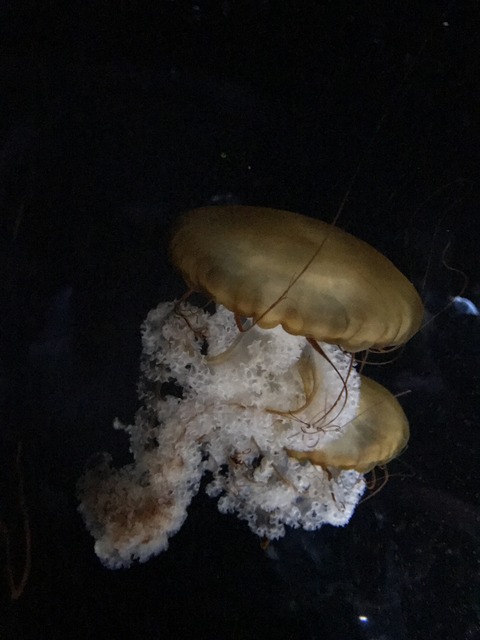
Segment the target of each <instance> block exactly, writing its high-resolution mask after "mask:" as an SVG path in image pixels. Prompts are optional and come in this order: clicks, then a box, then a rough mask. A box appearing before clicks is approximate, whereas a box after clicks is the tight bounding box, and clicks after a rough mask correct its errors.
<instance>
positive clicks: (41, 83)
mask: <svg viewBox="0 0 480 640" xmlns="http://www.w3.org/2000/svg"><path fill="white" fill-rule="evenodd" d="M479 25H480V9H479V6H478V3H477V2H473V1H472V2H470V1H468V0H466V1H465V2H461V3H460V2H453V1H452V2H446V1H445V2H433V1H432V2H428V1H425V2H408V1H404V2H401V1H396V0H392V1H391V2H380V1H378V2H375V1H372V2H368V3H367V2H363V3H360V2H347V1H343V0H337V1H335V2H327V1H324V2H306V1H300V2H282V3H280V2H278V3H277V2H268V1H260V0H259V1H257V2H253V1H252V2H249V1H244V2H240V1H239V2H234V1H226V0H225V1H224V2H213V1H212V2H200V1H199V2H197V3H196V4H192V3H190V2H180V1H175V0H171V1H168V2H165V1H163V2H162V1H161V0H159V1H157V2H152V3H144V4H142V3H133V2H129V1H128V0H123V1H121V0H117V2H115V3H114V2H95V3H93V2H81V3H80V2H79V3H60V2H54V1H50V2H47V1H45V2H43V3H37V2H20V1H19V2H10V3H3V4H2V7H1V9H0V31H1V33H0V35H1V58H0V118H1V121H0V135H1V150H0V216H1V218H0V222H1V238H0V242H1V245H0V248H1V251H0V338H1V351H0V394H1V396H0V399H1V415H0V419H1V423H0V463H1V466H0V520H2V521H3V522H4V523H6V524H7V526H8V527H9V529H10V530H11V539H12V545H11V546H12V552H13V554H14V560H15V565H16V566H17V567H18V566H20V565H21V560H22V554H23V536H22V528H21V519H20V518H19V509H18V484H19V478H18V474H17V473H16V467H15V457H16V453H17V450H18V444H19V443H21V462H20V468H21V473H22V476H23V483H24V489H25V499H26V504H27V509H28V514H29V523H30V530H31V535H32V567H31V572H30V575H29V579H28V582H27V585H26V588H25V590H24V593H23V594H22V596H21V598H20V599H19V600H18V601H16V602H10V600H9V594H8V588H7V582H6V580H3V581H2V582H1V583H0V614H1V615H0V638H1V639H2V640H4V639H5V640H17V639H18V640H21V639H23V638H25V639H28V640H30V639H35V640H36V639H38V640H43V639H56V638H62V639H63V638H96V639H97V638H112V639H114V638H119V637H122V638H143V639H145V640H150V639H154V638H155V639H156V638H159V639H160V638H162V639H164V638H187V637H188V638H209V639H211V638H235V639H243V638H245V639H246V638H265V639H270V638H272V639H275V640H283V639H287V638H288V639H296V638H305V639H307V638H308V639H310V638H311V639H316V638H322V639H332V640H335V639H337V638H338V639H343V638H349V639H357V638H358V639H370V640H374V639H375V640H404V639H417V638H418V639H429V638H442V639H446V640H450V639H452V640H457V639H466V640H474V639H477V638H480V584H479V583H480V574H479V542H480V508H479V491H480V485H479V479H480V473H479V471H478V457H479V456H478V451H479V428H480V425H479V407H480V402H479V400H480V391H479V373H478V365H479V355H480V347H479V343H480V337H479V317H476V316H472V315H465V314H462V313H460V312H459V311H458V310H457V311H456V310H455V309H454V308H453V307H450V308H447V309H445V307H446V305H447V304H448V302H449V300H450V297H451V296H455V295H458V294H462V295H465V296H467V297H469V298H470V299H472V300H473V301H474V302H475V303H476V304H477V305H479V304H480V269H479V260H478V247H479V244H480V242H479V241H480V231H479V228H480V223H479V222H478V219H479V199H480V198H479V196H480V187H479V170H480V76H479V72H480V65H479V54H478V51H480V42H479V40H480V38H479ZM354 175H355V176H356V177H355V180H354V181H353V183H352V178H353V176H354ZM347 194H348V199H347V201H346V203H345V206H344V208H343V210H342V211H341V215H340V217H339V220H338V225H339V226H341V227H343V228H345V229H347V230H349V231H350V232H352V233H354V234H355V235H357V236H359V237H361V238H363V239H365V240H367V241H368V242H370V243H371V244H373V245H374V246H375V247H377V248H378V249H379V250H381V251H382V252H383V253H385V254H386V255H387V256H388V257H389V258H390V259H392V260H393V261H394V262H395V263H396V264H397V265H398V266H399V267H400V268H401V269H402V270H403V271H404V273H406V275H407V276H408V277H409V278H411V279H412V280H413V281H414V282H415V284H416V285H417V286H418V288H419V289H420V290H421V292H422V297H423V299H424V301H425V303H426V306H427V318H428V319H429V322H428V324H427V325H426V327H425V328H424V329H423V330H422V331H421V332H420V333H419V334H418V335H417V336H416V337H415V338H414V339H413V340H412V341H411V343H410V344H409V345H408V346H407V347H406V348H405V350H404V351H403V352H402V353H401V354H400V356H399V357H397V358H396V359H395V361H394V362H393V363H391V364H389V365H388V366H382V367H369V369H368V374H369V375H371V376H373V377H376V378H377V379H379V380H381V381H382V382H383V383H384V384H385V385H386V386H388V387H389V388H390V389H391V390H392V391H394V392H395V393H401V392H403V391H406V390H411V393H410V394H408V395H404V396H402V398H401V401H402V404H403V406H404V408H405V411H406V412H407V414H408V416H409V418H410V422H411V432H412V435H411V441H410V445H409V448H408V449H407V451H406V452H405V453H404V454H403V455H402V456H401V458H400V459H399V460H398V461H395V462H393V463H391V464H390V465H389V473H390V480H389V482H388V484H387V485H386V487H385V488H384V489H383V490H382V491H381V492H379V493H378V494H377V495H375V496H374V497H372V498H371V499H369V500H368V501H366V502H364V503H363V504H361V505H360V506H359V508H358V509H357V511H356V513H355V515H354V516H353V518H352V521H351V523H350V524H349V525H348V526H347V527H346V528H344V529H334V528H331V527H324V528H323V529H321V530H320V531H318V532H315V533H307V532H303V531H289V532H288V533H287V535H286V537H285V538H284V539H282V540H280V541H278V542H274V543H272V544H271V545H270V547H269V548H268V549H267V550H266V551H263V550H262V549H261V548H260V545H259V540H258V539H257V538H255V537H254V536H253V535H251V534H250V533H249V531H248V530H247V527H246V525H245V524H244V523H241V522H239V521H238V520H236V519H235V518H234V517H231V516H221V515H220V514H219V513H218V512H217V510H216V505H215V503H214V502H213V501H211V500H209V499H207V498H206V497H205V496H203V495H201V494H200V495H199V496H198V497H197V498H196V499H195V500H194V502H193V503H192V505H191V507H190V510H189V517H188V520H187V522H186V524H185V525H184V527H183V528H182V530H181V531H180V532H179V533H178V534H177V535H176V536H175V537H174V538H173V539H172V540H171V545H170V549H169V550H168V551H167V552H166V553H164V554H163V555H161V556H160V557H158V558H156V559H154V560H151V561H150V562H148V563H147V564H145V565H136V566H133V567H132V568H130V569H128V570H123V571H113V572H112V571H109V570H107V569H105V568H103V567H102V566H101V565H100V563H99V562H98V560H97V558H96V556H95V555H94V553H93V540H92V539H91V538H90V536H89V535H88V533H87V532H86V531H85V528H84V525H83V522H82V521H81V518H80V517H79V515H78V514H77V512H76V508H77V499H76V489H75V484H76V481H77V479H78V478H79V476H80V475H81V474H82V471H83V469H84V467H85V464H86V461H87V460H88V458H89V457H90V456H91V455H92V454H94V453H95V452H97V451H103V450H107V451H110V452H112V453H113V455H114V459H115V462H116V463H117V464H119V465H120V464H124V463H125V462H127V461H128V459H129V458H128V442H127V439H126V436H125V435H124V434H123V433H119V432H116V431H114V430H113V429H112V420H113V418H114V417H115V416H119V417H120V418H121V419H122V420H124V421H129V420H131V419H132V417H133V413H134V411H135V409H136V406H137V401H136V392H135V385H136V379H137V372H138V357H139V353H140V336H139V326H140V323H141V321H142V319H143V318H144V317H145V315H146V313H147V311H148V310H149V309H150V308H152V307H153V306H155V305H156V304H157V303H158V302H159V301H161V300H169V299H173V298H174V297H176V296H179V295H181V294H182V293H183V292H184V285H183V283H182V282H181V279H180V278H179V277H178V275H176V273H175V272H174V271H173V269H172V267H171V265H170V264H169V261H168V253H167V246H168V237H169V230H170V227H171V224H172V223H173V222H174V221H175V219H176V218H177V217H178V216H179V214H180V213H181V212H182V211H183V210H185V209H188V208H192V207H195V206H200V205H203V204H206V203H208V202H210V203H211V202H236V203H241V204H252V205H263V206H270V207H277V208H285V209H291V210H293V211H298V212H301V213H304V214H307V215H311V216H317V217H320V218H323V219H325V220H327V221H328V220H332V219H333V218H334V216H335V214H336V213H337V211H338V209H339V206H340V203H341V202H342V200H343V198H344V197H345V196H346V195H347ZM445 250H446V252H445ZM444 252H445V256H444V259H443V260H442V254H443V253H444ZM449 267H454V268H455V269H460V270H461V271H463V272H464V273H465V275H466V279H467V280H466V284H465V279H464V278H463V276H462V275H461V274H459V273H458V272H457V271H453V270H452V269H451V268H449ZM442 310H443V311H442ZM438 312H441V313H440V315H438V316H437V315H436V314H437V313H438ZM0 551H1V554H2V555H1V556H0V557H1V563H2V564H5V544H4V543H2V545H1V546H0ZM359 616H366V617H367V618H368V621H364V622H362V621H361V620H360V618H359Z"/></svg>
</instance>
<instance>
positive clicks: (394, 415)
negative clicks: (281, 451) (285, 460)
mask: <svg viewBox="0 0 480 640" xmlns="http://www.w3.org/2000/svg"><path fill="white" fill-rule="evenodd" d="M361 378H362V385H361V390H362V391H361V394H360V406H359V409H358V413H357V416H356V417H355V418H354V420H352V422H351V423H350V424H349V425H348V428H347V429H345V431H344V432H343V433H342V435H341V436H340V437H339V438H337V439H336V440H331V441H328V442H326V443H324V444H322V445H320V446H318V447H315V448H313V449H311V450H308V451H293V450H288V451H287V453H288V455H289V456H291V457H293V458H297V459H298V460H308V461H309V462H311V463H313V464H316V465H320V466H322V467H334V468H336V469H355V471H359V472H360V473H367V472H368V471H370V470H371V469H373V467H376V466H377V465H382V464H386V463H387V462H389V461H390V460H392V459H393V458H395V457H396V456H398V455H399V454H400V453H401V452H402V450H403V449H404V448H405V446H406V444H407V442H408V437H409V427H408V420H407V417H406V416H405V413H404V412H403V409H402V407H401V406H400V403H399V402H398V400H397V399H396V398H395V396H394V395H392V394H391V393H390V392H389V391H387V389H385V387H382V385H381V384H378V382H375V381H374V380H371V379H370V378H367V377H365V376H361Z"/></svg>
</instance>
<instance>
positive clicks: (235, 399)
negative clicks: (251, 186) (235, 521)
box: [79, 206, 423, 568]
mask: <svg viewBox="0 0 480 640" xmlns="http://www.w3.org/2000/svg"><path fill="white" fill-rule="evenodd" d="M171 257H172V261H173V264H174V265H175V266H176V267H177V268H178V269H179V271H180V272H181V273H182V275H183V277H184V279H185V282H186V283H187V286H188V287H189V290H192V291H197V292H200V293H203V294H204V295H205V297H206V298H207V299H209V300H213V301H214V303H215V309H214V311H210V310H207V309H206V308H199V307H197V306H195V305H194V304H192V303H191V302H190V301H189V299H187V298H186V297H184V298H183V299H182V300H180V301H174V302H163V303H160V304H159V305H158V307H157V308H156V309H153V310H152V311H150V313H149V314H148V316H147V318H146V320H145V322H144V323H143V325H142V358H141V377H140V383H139V386H138V391H139V398H140V401H141V406H140V408H139V410H138V411H137V413H136V415H135V419H134V422H133V424H131V425H124V424H121V423H120V422H119V421H118V420H117V421H116V422H115V426H116V427H117V428H121V429H124V430H126V431H127V433H128V434H129V436H130V442H131V447H130V448H131V452H132V454H133V462H132V463H131V464H129V465H127V466H125V467H123V468H121V469H116V468H115V467H113V466H112V461H111V458H110V457H109V456H108V455H107V454H104V456H103V457H102V458H101V459H100V461H98V460H97V461H96V463H95V464H92V465H90V466H89V468H87V471H86V472H85V475H84V476H83V478H82V479H81V481H80V482H79V493H80V500H81V503H80V507H79V509H80V512H81V513H82V515H83V517H84V519H85V521H86V524H87V527H88V529H89V530H90V532H91V533H92V535H93V537H94V538H95V551H96V553H97V555H98V556H99V558H100V560H101V561H102V562H103V563H104V564H105V565H106V566H108V567H111V568H117V567H123V566H128V565H129V564H130V563H131V562H132V561H133V560H140V561H145V560H148V558H150V557H151V556H152V555H156V554H158V553H160V552H162V551H164V550H166V549H167V547H168V545H169V540H170V538H171V537H172V536H173V535H174V534H175V533H176V532H177V531H178V530H179V529H180V527H181V526H182V525H183V523H184V521H185V519H186V517H187V509H188V506H189V504H190V502H191V500H192V499H193V497H194V495H195V494H196V493H197V492H198V490H199V488H200V483H201V480H202V477H203V476H204V474H205V473H206V472H209V478H210V479H209V482H208V484H207V485H206V489H205V490H206V492H207V494H208V495H209V496H211V497H212V498H217V504H218V508H219V510H220V511H221V512H222V513H234V514H236V515H237V516H238V517H239V518H240V519H241V520H244V521H245V522H246V523H247V525H248V527H249V528H250V530H251V531H252V532H253V533H255V534H256V535H258V536H260V537H261V538H262V539H263V540H267V541H268V540H274V539H277V538H279V537H281V536H283V535H284V534H285V531H286V527H293V528H295V527H302V528H304V529H306V530H314V529H318V528H319V527H321V526H323V525H324V524H331V525H335V526H343V525H345V524H347V523H348V521H349V520H350V518H351V516H352V514H353V512H354V510H355V507H356V505H357V504H358V502H359V501H360V500H361V498H362V495H363V493H364V491H365V486H366V484H365V478H364V474H365V473H366V472H367V471H369V470H370V469H372V468H373V467H374V466H375V465H381V464H385V463H386V462H388V461H389V460H391V459H392V458H393V457H395V456H397V455H398V454H399V452H400V451H401V450H402V449H403V448H404V447H405V445H406V443H407V441H408V435H409V434H408V421H407V418H406V416H405V414H404V412H403V410H402V408H401V406H400V404H399V403H398V401H397V399H396V398H395V397H394V396H393V395H392V394H390V393H389V392H388V391H387V390H386V389H385V388H383V387H382V386H381V385H379V384H378V383H376V382H374V381H372V380H369V379H368V378H366V377H365V376H363V375H362V374H361V373H360V372H359V371H358V369H357V366H356V360H355V353H356V352H358V351H363V350H368V349H378V350H384V349H387V348H390V347H396V346H399V345H401V344H403V343H404V342H406V341H407V340H408V339H409V338H410V337H411V336H412V335H413V334H414V333H415V332H416V331H417V330H418V328H419V326H420V323H421V319H422V313H423V311H422V304H421V301H420V299H419V297H418V294H417V293H416V291H415V289H414V288H413V286H412V285H411V284H410V283H409V282H408V280H407V279H406V278H405V277H404V276H403V275H402V274H401V273H400V272H399V271H398V270H397V269H396V268H395V267H394V266H393V264H392V263H391V262H389V261H388V260H387V259H386V258H385V257H383V256H382V255H381V254H379V253H378V252H377V251H376V250H374V249H373V248H372V247H370V246H369V245H367V244H365V243H364V242H362V241H360V240H358V239H356V238H354V237H353V236H351V235H349V234H347V233H345V232H343V231H341V230H339V229H337V228H336V227H333V226H331V225H328V224H326V223H322V222H320V221H318V220H311V219H310V218H306V217H305V216H301V215H299V214H295V213H291V212H287V211H277V210H272V209H266V208H258V207H238V206H218V207H205V208H201V209H197V210H193V211H191V212H189V213H187V214H186V215H185V216H183V217H182V219H181V220H180V222H179V224H178V225H177V227H176V229H175V231H174V233H173V236H172V240H171Z"/></svg>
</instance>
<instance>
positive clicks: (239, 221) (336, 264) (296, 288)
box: [170, 206, 423, 353]
mask: <svg viewBox="0 0 480 640" xmlns="http://www.w3.org/2000/svg"><path fill="white" fill-rule="evenodd" d="M170 249H171V257H172V261H173V263H174V265H175V266H176V267H177V268H178V269H179V270H180V272H181V273H182V275H183V277H184V279H185V281H186V282H187V284H188V286H189V287H190V288H191V289H192V290H194V291H199V292H203V293H204V294H206V295H207V296H208V297H209V298H212V299H213V300H214V301H215V302H217V303H219V304H222V305H224V306H225V307H227V309H229V310H230V311H232V312H233V313H235V314H236V315H238V316H244V317H247V318H251V319H252V320H253V321H254V322H255V323H256V324H258V326H260V327H262V328H264V329H269V328H272V327H275V326H277V325H281V326H282V327H283V329H284V330H285V331H287V332H288V333H290V334H293V335H304V336H306V337H308V338H313V339H314V340H318V341H321V342H327V343H329V344H336V345H338V346H340V347H341V348H342V349H344V350H345V351H349V352H352V353H355V352H357V351H363V350H365V349H371V348H374V349H385V348H388V347H392V346H398V345H401V344H404V343H405V342H407V341H408V340H409V338H411V337H412V336H413V335H414V334H415V333H416V332H417V331H418V329H419V328H420V325H421V322H422V318H423V305H422V302H421V300H420V297H419V295H418V293H417V292H416V290H415V288H414V287H413V285H412V284H411V283H410V282H409V281H408V280H407V278H405V276H404V275H403V274H402V273H400V271H398V269H397V268H396V267H395V266H394V265H393V264H392V263H391V262H390V261H389V260H388V259H387V258H385V257H384V256H383V255H382V254H381V253H379V252H378V251H376V250H375V249H374V248H373V247H371V246H370V245H368V244H367V243H365V242H363V241H362V240H359V239H357V238H355V237H354V236H352V235H350V234H349V233H346V232H345V231H342V230H341V229H338V228H337V227H335V226H333V225H330V224H328V223H325V222H322V221H320V220H316V219H313V218H308V217H306V216H303V215H300V214H297V213H292V212H290V211H282V210H278V209H268V208H264V207H249V206H218V207H202V208H200V209H194V210H192V211H189V212H188V213H186V214H185V215H184V216H183V217H182V218H181V220H180V222H179V223H178V225H177V228H176V230H175V232H174V234H173V237H172V240H171V245H170Z"/></svg>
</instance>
